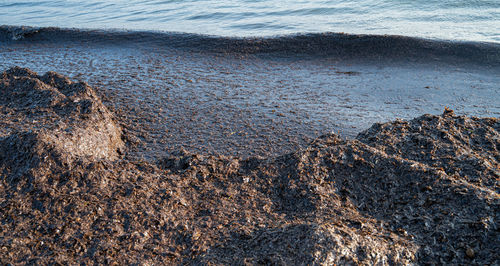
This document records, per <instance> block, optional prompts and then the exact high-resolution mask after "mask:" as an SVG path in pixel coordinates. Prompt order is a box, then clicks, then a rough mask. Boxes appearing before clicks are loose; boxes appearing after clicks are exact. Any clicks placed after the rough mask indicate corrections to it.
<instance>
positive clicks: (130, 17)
mask: <svg viewBox="0 0 500 266" xmlns="http://www.w3.org/2000/svg"><path fill="white" fill-rule="evenodd" d="M2 24H3V25H17V26H20V25H28V26H36V27H48V26H56V27H74V28H97V29H110V28H117V29H127V30H153V31H168V32H186V33H198V34H209V35H221V36H270V35H283V34H295V33H311V32H315V33H317V32H346V33H350V34H397V35H404V36H414V37H423V38H436V39H444V40H467V41H485V42H497V43H498V42H500V32H499V30H498V29H499V28H500V1H497V0H481V1H465V0H445V1H423V0H418V1H399V0H362V1H352V0H342V1H330V0H312V1H311V0H308V1H303V0H301V1H286V2H283V1H280V0H265V1H262V0H261V1H248V0H239V1H229V0H223V1H214V0H190V1H177V0H127V1H124V0H114V1H102V0H89V1H74V0H58V1H46V0H42V1H28V0H23V1H17V0H16V1H13V0H4V1H0V25H2Z"/></svg>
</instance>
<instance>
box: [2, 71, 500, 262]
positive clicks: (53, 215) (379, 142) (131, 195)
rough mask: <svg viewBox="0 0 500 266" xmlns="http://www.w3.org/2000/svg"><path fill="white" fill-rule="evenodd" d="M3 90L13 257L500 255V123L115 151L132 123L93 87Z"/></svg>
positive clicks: (393, 126)
mask: <svg viewBox="0 0 500 266" xmlns="http://www.w3.org/2000/svg"><path fill="white" fill-rule="evenodd" d="M0 92H1V94H0V115H1V118H2V120H1V121H0V123H2V127H0V170H1V171H0V208H1V210H2V212H1V213H0V264H9V263H10V264H20V263H28V264H70V263H74V262H77V263H80V264H120V265H121V264H168V265H172V264H200V265H205V264H211V265H225V264H251V265H253V264H272V265H289V264H300V265H306V264H307V265H309V264H311V265H335V264H339V265H344V264H354V265H356V264H357V265H407V264H421V265H427V264H453V265H455V264H478V265H497V264H498V263H499V262H500V256H499V255H498V252H497V251H498V248H499V247H500V238H499V237H498V235H499V230H500V227H499V225H498V221H499V220H500V196H499V194H498V192H496V191H497V189H496V188H497V183H495V182H497V181H498V180H497V179H498V175H497V174H498V172H495V171H498V163H497V162H498V156H499V154H498V147H499V146H498V129H499V128H498V120H497V119H488V118H484V119H479V118H467V117H458V116H455V115H453V114H451V112H450V111H447V112H446V113H445V114H444V115H442V116H429V115H426V116H422V117H420V118H416V119H414V120H412V121H410V122H406V121H396V122H393V123H387V124H384V125H380V124H377V125H374V126H373V127H372V128H371V129H369V130H367V131H365V132H363V133H361V134H360V135H359V136H358V140H344V139H341V138H340V137H338V136H336V135H333V134H332V135H324V136H321V137H319V138H318V139H316V140H315V141H313V142H312V143H310V144H309V145H307V146H306V147H304V148H302V149H299V150H297V151H296V152H293V153H290V154H285V155H283V156H279V157H276V158H248V159H241V158H233V157H221V156H203V155H199V154H191V153H188V152H186V151H184V150H180V151H179V152H178V153H174V154H171V155H170V156H168V157H165V158H162V159H160V160H158V161H157V162H145V161H128V160H126V159H124V160H115V161H113V159H116V158H118V157H119V156H120V153H121V151H120V150H121V149H122V148H123V145H124V144H123V142H122V141H121V137H120V135H121V131H120V128H119V127H118V126H116V124H115V123H114V122H113V119H112V114H111V113H110V112H109V111H108V110H107V109H106V108H105V107H104V106H103V105H102V104H101V102H100V100H99V99H98V97H97V96H96V94H95V92H94V91H93V90H92V89H91V88H89V87H88V86H87V85H85V84H83V83H73V82H71V81H69V80H68V79H66V78H64V77H62V76H60V75H57V74H55V73H50V72H49V73H47V74H46V75H44V76H42V77H40V76H37V75H36V74H35V73H33V72H31V71H29V70H26V69H19V68H16V69H11V70H9V71H7V72H5V73H3V74H2V82H1V83H0ZM460 156H462V157H460ZM495 167H496V168H495Z"/></svg>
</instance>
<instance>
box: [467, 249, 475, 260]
mask: <svg viewBox="0 0 500 266" xmlns="http://www.w3.org/2000/svg"><path fill="white" fill-rule="evenodd" d="M465 254H466V255H467V257H469V258H471V259H472V258H474V256H475V255H476V254H475V252H474V249H472V248H470V247H468V248H467V250H466V251H465Z"/></svg>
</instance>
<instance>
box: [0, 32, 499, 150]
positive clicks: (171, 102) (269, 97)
mask: <svg viewBox="0 0 500 266" xmlns="http://www.w3.org/2000/svg"><path fill="white" fill-rule="evenodd" d="M191 45H192V46H193V44H191ZM210 45H211V44H210V43H209V44H206V45H204V46H205V48H196V47H195V48H190V49H186V48H183V47H182V44H177V45H171V44H168V45H167V44H165V43H162V42H154V41H151V40H146V41H141V40H128V39H125V40H124V39H120V40H104V39H99V38H97V37H95V36H94V37H92V38H87V39H85V38H82V39H81V40H78V39H69V40H57V41H52V40H50V39H46V40H45V39H44V40H38V41H32V40H29V41H24V42H23V41H22V40H21V41H17V42H6V43H1V44H0V47H1V49H0V69H4V70H5V69H7V68H8V67H12V66H15V65H18V66H23V67H29V68H31V69H32V70H34V71H37V72H39V73H44V72H46V71H57V72H59V73H61V74H64V75H68V76H69V77H71V78H73V79H76V80H82V81H85V82H88V83H89V84H90V85H91V86H93V87H96V88H97V89H98V91H99V92H101V93H102V94H103V101H104V102H105V104H106V105H107V106H108V107H110V108H112V109H113V110H114V112H115V113H116V114H117V116H118V119H119V120H120V123H121V124H122V125H123V127H124V128H125V132H126V133H127V134H126V135H128V136H129V137H130V139H129V142H132V143H136V147H135V148H133V150H132V151H131V152H130V153H129V156H130V157H131V158H145V159H148V160H152V159H157V158H159V157H161V156H164V155H166V154H169V153H170V152H172V151H175V150H178V149H179V148H180V147H184V148H185V149H186V150H188V151H191V152H197V153H203V154H222V155H237V156H242V157H248V156H254V155H257V156H269V155H279V154H284V153H286V152H289V151H292V150H294V149H296V148H298V147H301V146H303V145H305V144H306V143H308V142H309V141H311V140H312V139H314V138H316V137H317V136H319V135H321V134H325V133H329V132H335V133H338V134H339V135H341V136H344V137H351V138H352V137H354V136H356V134H357V133H359V132H360V131H362V130H364V129H366V128H368V127H369V126H371V125H372V124H373V123H375V122H386V121H391V120H394V119H396V118H402V119H410V118H413V117H415V116H418V115H420V114H423V113H430V114H439V113H441V112H442V110H443V109H444V107H450V108H452V109H454V110H455V112H456V113H458V114H463V115H471V116H489V117H499V116H500V105H498V102H499V100H500V99H499V95H500V88H499V87H498V84H500V77H499V75H498V73H500V67H499V66H498V64H495V62H496V61H494V60H493V61H490V62H485V63H481V62H479V63H478V62H477V61H474V60H473V62H471V61H470V60H465V59H464V58H462V57H460V56H449V55H443V56H439V55H437V54H432V53H429V54H425V53H423V54H422V56H418V55H417V56H414V55H413V56H389V55H388V56H385V57H384V56H382V55H381V54H384V53H385V52H380V51H373V56H371V55H370V54H371V53H372V52H370V51H367V52H364V53H362V54H361V55H352V56H343V55H337V54H330V55H321V54H319V55H318V54H317V53H309V52H308V50H307V49H305V50H300V49H302V48H303V47H301V48H300V49H299V50H298V51H279V50H278V51H271V52H269V51H267V52H266V51H264V52H258V51H257V52H256V51H255V49H257V48H252V49H254V50H252V51H250V52H245V49H243V48H242V49H241V51H236V52H235V49H236V48H234V47H233V48H228V49H219V50H216V51H211V50H210V49H208V48H210V47H211V46H210ZM179 46H180V47H179ZM200 46H203V44H200ZM207 47H208V48H207ZM228 47H229V46H228ZM212 50H213V49H212ZM236 50H237V49H236ZM492 62H493V63H492Z"/></svg>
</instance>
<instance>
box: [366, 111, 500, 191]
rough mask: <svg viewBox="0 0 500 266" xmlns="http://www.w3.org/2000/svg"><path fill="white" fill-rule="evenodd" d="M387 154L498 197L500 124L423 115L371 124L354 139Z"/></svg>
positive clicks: (448, 114)
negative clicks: (470, 184)
mask: <svg viewBox="0 0 500 266" xmlns="http://www.w3.org/2000/svg"><path fill="white" fill-rule="evenodd" d="M357 139H358V140H360V141H361V142H363V143H366V144H368V145H371V146H373V147H375V148H377V149H380V150H382V151H385V152H386V153H388V154H394V155H398V156H401V157H402V158H405V159H409V160H415V161H418V162H421V163H424V164H427V165H429V166H433V167H438V168H443V169H444V171H445V172H446V173H447V174H448V175H450V176H454V177H456V178H460V179H464V180H466V181H467V182H471V183H473V184H475V185H478V186H486V187H488V188H490V189H492V190H494V191H496V193H500V183H499V178H500V120H499V119H497V118H475V117H465V116H457V115H455V114H454V113H453V111H452V110H450V109H446V110H445V112H444V113H443V115H441V116H435V115H423V116H421V117H418V118H415V119H413V120H411V121H395V122H390V123H385V124H375V125H373V126H372V127H371V128H369V129H368V130H366V131H364V132H361V133H360V134H359V135H358V137H357Z"/></svg>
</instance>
